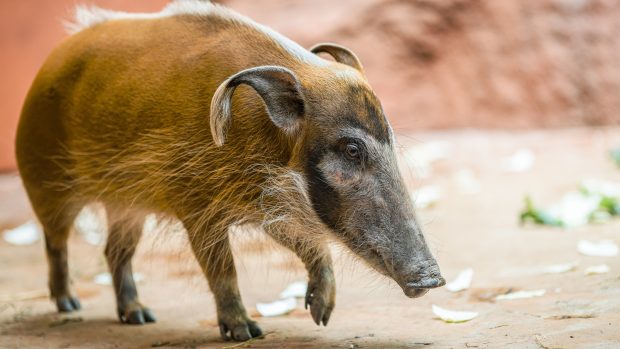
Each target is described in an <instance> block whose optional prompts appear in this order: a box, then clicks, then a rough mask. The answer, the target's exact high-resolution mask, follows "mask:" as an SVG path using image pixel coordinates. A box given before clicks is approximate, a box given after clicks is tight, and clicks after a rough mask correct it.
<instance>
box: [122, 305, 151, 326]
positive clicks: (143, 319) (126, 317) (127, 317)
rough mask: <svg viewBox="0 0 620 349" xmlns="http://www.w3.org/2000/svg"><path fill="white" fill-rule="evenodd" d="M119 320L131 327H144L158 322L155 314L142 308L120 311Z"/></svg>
mask: <svg viewBox="0 0 620 349" xmlns="http://www.w3.org/2000/svg"><path fill="white" fill-rule="evenodd" d="M118 318H119V319H120V320H121V322H122V323H124V324H129V325H144V324H145V323H149V322H155V321H156V319H155V316H154V315H153V313H152V312H151V311H150V310H149V309H147V308H144V307H142V306H135V307H128V310H126V311H124V312H123V311H122V310H121V309H119V310H118Z"/></svg>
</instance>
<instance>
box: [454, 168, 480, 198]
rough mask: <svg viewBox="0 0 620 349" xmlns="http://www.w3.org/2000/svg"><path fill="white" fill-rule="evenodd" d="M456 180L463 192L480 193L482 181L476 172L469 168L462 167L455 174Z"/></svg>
mask: <svg viewBox="0 0 620 349" xmlns="http://www.w3.org/2000/svg"><path fill="white" fill-rule="evenodd" d="M454 181H455V182H456V185H457V187H458V188H459V190H460V192H461V193H464V194H478V193H480V181H478V179H477V178H476V175H475V174H474V172H473V171H472V170H470V169H468V168H464V169H461V170H459V171H457V172H456V173H455V174H454Z"/></svg>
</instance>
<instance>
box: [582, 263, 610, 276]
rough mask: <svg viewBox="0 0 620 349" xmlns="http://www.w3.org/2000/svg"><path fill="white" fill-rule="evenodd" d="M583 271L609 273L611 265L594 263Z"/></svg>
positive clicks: (588, 273)
mask: <svg viewBox="0 0 620 349" xmlns="http://www.w3.org/2000/svg"><path fill="white" fill-rule="evenodd" d="M583 272H584V273H585V274H586V275H598V274H607V273H609V266H608V265H607V264H600V265H593V266H591V267H587V268H586V270H584V271H583Z"/></svg>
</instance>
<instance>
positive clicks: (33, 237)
mask: <svg viewBox="0 0 620 349" xmlns="http://www.w3.org/2000/svg"><path fill="white" fill-rule="evenodd" d="M3 237H4V241H6V242H8V243H9V244H12V245H19V246H23V245H32V244H34V243H35V242H37V241H39V239H41V228H39V225H37V223H35V222H33V221H29V222H27V223H25V224H22V225H20V226H19V227H17V228H14V229H9V230H5V231H4V234H3Z"/></svg>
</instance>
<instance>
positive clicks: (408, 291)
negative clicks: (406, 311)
mask: <svg viewBox="0 0 620 349" xmlns="http://www.w3.org/2000/svg"><path fill="white" fill-rule="evenodd" d="M445 284H446V280H445V279H444V278H443V277H442V276H441V275H439V276H435V277H426V278H423V279H421V280H419V281H414V282H409V283H407V284H405V285H404V287H403V291H404V292H405V295H407V297H410V298H417V297H422V296H423V295H425V294H426V293H427V292H428V290H429V289H431V288H436V287H441V286H443V285H445Z"/></svg>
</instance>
